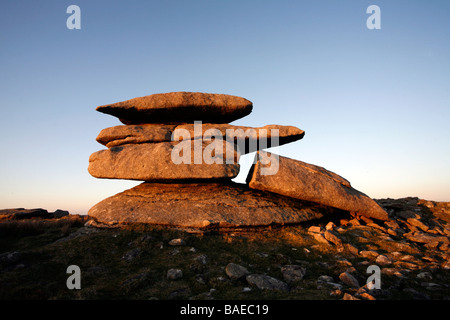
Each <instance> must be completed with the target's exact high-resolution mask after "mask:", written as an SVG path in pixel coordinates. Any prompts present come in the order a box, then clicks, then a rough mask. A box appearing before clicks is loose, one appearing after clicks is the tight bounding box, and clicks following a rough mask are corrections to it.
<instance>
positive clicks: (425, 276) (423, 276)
mask: <svg viewBox="0 0 450 320" xmlns="http://www.w3.org/2000/svg"><path fill="white" fill-rule="evenodd" d="M417 278H418V279H424V280H431V279H432V278H433V277H432V276H431V273H429V272H421V273H419V274H418V275H417Z"/></svg>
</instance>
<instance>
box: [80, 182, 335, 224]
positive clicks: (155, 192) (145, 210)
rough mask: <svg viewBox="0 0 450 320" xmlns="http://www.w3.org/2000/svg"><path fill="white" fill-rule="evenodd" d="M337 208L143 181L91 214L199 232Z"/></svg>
mask: <svg viewBox="0 0 450 320" xmlns="http://www.w3.org/2000/svg"><path fill="white" fill-rule="evenodd" d="M328 213H330V214H332V213H333V209H332V208H329V207H324V206H320V205H317V204H313V203H309V202H305V201H300V200H296V199H292V198H288V197H284V196H281V195H275V194H272V193H270V192H264V191H259V190H252V189H249V188H248V187H247V186H246V185H244V184H237V183H233V182H229V183H180V184H175V183H168V184H162V183H142V184H140V185H138V186H136V187H134V188H132V189H129V190H126V191H124V192H121V193H118V194H116V195H114V196H112V197H109V198H107V199H105V200H103V201H101V202H99V203H98V204H96V205H95V206H94V207H92V208H91V209H90V210H89V212H88V215H89V216H90V217H92V218H94V219H95V220H96V221H98V222H101V223H104V224H116V223H117V224H133V223H148V224H157V225H168V226H177V227H185V228H195V229H215V228H225V229H226V228H236V227H259V226H269V225H272V224H279V225H283V224H292V223H299V222H302V221H308V220H312V219H316V218H321V217H323V215H324V214H328Z"/></svg>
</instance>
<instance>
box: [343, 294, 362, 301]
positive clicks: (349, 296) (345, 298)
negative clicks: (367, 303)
mask: <svg viewBox="0 0 450 320" xmlns="http://www.w3.org/2000/svg"><path fill="white" fill-rule="evenodd" d="M342 299H343V300H360V299H358V298H355V297H354V296H352V295H351V294H349V293H344V297H343V298H342Z"/></svg>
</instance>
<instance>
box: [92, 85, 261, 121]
mask: <svg viewBox="0 0 450 320" xmlns="http://www.w3.org/2000/svg"><path fill="white" fill-rule="evenodd" d="M252 108H253V105H252V102H251V101H249V100H247V99H244V98H241V97H237V96H231V95H227V94H213V93H201V92H169V93H158V94H152V95H149V96H145V97H139V98H134V99H130V100H126V101H122V102H117V103H113V104H108V105H103V106H99V107H97V111H100V112H103V113H106V114H110V115H113V116H115V117H118V118H119V120H120V121H121V122H122V123H124V124H141V123H185V122H191V121H194V120H202V121H203V122H211V123H228V122H231V121H234V120H237V119H239V118H242V117H245V116H247V115H248V114H250V113H251V111H252Z"/></svg>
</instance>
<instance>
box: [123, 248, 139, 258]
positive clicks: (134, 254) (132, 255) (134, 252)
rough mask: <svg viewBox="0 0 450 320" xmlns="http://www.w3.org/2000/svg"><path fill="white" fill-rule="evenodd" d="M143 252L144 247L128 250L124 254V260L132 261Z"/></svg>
mask: <svg viewBox="0 0 450 320" xmlns="http://www.w3.org/2000/svg"><path fill="white" fill-rule="evenodd" d="M141 253H142V249H140V248H136V249H132V250H130V251H128V252H126V253H125V254H124V255H123V256H122V260H125V261H132V260H134V259H136V258H137V257H138V256H139V255H140V254H141Z"/></svg>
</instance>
